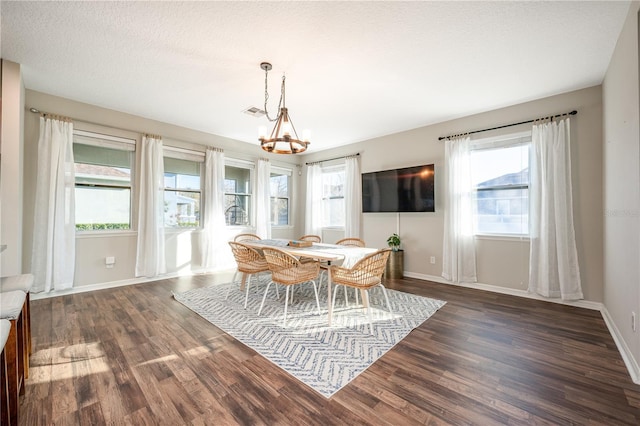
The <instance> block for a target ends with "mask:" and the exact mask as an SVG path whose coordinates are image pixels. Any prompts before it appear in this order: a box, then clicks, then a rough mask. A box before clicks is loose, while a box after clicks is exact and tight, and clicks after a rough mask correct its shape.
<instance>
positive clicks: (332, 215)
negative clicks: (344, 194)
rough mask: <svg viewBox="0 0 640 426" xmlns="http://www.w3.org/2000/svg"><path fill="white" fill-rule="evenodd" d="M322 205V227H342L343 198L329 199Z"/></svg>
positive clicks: (343, 214) (343, 215)
mask: <svg viewBox="0 0 640 426" xmlns="http://www.w3.org/2000/svg"><path fill="white" fill-rule="evenodd" d="M322 205H323V209H322V210H323V211H322V216H323V221H322V222H323V226H344V217H345V213H344V198H330V199H327V200H324V202H323V203H322Z"/></svg>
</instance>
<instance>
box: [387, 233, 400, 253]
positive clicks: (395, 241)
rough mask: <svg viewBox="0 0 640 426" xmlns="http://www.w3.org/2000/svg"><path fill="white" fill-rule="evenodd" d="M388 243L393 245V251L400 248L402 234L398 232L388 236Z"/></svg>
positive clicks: (390, 245)
mask: <svg viewBox="0 0 640 426" xmlns="http://www.w3.org/2000/svg"><path fill="white" fill-rule="evenodd" d="M387 244H388V245H389V247H391V250H392V251H398V250H400V236H399V235H398V234H393V235H391V236H390V237H389V238H387Z"/></svg>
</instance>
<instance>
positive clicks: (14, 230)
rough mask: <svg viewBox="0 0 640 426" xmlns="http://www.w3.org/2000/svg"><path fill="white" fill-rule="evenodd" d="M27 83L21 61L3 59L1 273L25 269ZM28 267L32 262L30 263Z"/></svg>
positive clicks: (0, 166) (0, 217)
mask: <svg viewBox="0 0 640 426" xmlns="http://www.w3.org/2000/svg"><path fill="white" fill-rule="evenodd" d="M23 118H24V85H23V83H22V74H21V72H20V65H19V64H16V63H14V62H10V61H7V60H2V119H1V122H2V126H1V133H2V134H1V136H0V139H1V141H2V142H1V154H2V157H1V161H2V164H1V165H0V199H2V211H1V213H0V215H1V216H0V219H1V223H0V244H5V245H6V246H7V249H6V250H5V251H3V252H2V255H0V261H1V262H2V263H1V266H0V275H1V276H8V275H16V274H20V273H22V272H23V263H22V244H23V236H22V224H23V212H22V195H23V194H22V192H23V184H22V182H23V180H22V168H23V155H24V153H23V128H24V126H23ZM27 269H28V266H27Z"/></svg>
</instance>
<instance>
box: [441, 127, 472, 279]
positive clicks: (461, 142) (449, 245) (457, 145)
mask: <svg viewBox="0 0 640 426" xmlns="http://www.w3.org/2000/svg"><path fill="white" fill-rule="evenodd" d="M470 145H471V140H470V138H469V137H468V136H466V137H461V138H457V139H453V140H448V141H446V142H445V165H446V169H447V170H446V197H445V198H446V204H447V205H446V206H445V209H444V244H443V249H442V276H443V277H444V278H445V279H447V280H449V281H452V282H456V283H460V282H476V281H477V274H476V249H475V241H474V236H473V200H472V196H473V192H472V191H473V187H472V183H471V162H470V159H471V149H470Z"/></svg>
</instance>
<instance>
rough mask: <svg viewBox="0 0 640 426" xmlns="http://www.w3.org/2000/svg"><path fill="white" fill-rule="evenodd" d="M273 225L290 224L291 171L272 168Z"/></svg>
mask: <svg viewBox="0 0 640 426" xmlns="http://www.w3.org/2000/svg"><path fill="white" fill-rule="evenodd" d="M271 170H272V171H271V179H270V186H271V188H270V190H271V225H273V226H285V225H288V224H289V206H290V203H289V194H290V187H291V170H286V169H279V168H276V167H271Z"/></svg>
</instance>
